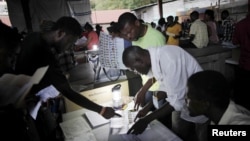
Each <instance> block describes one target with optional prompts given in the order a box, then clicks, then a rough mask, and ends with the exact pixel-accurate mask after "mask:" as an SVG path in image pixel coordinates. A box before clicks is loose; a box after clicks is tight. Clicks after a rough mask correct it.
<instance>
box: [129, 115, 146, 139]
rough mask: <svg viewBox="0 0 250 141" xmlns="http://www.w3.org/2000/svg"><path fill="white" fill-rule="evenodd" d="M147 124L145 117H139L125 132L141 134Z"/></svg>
mask: <svg viewBox="0 0 250 141" xmlns="http://www.w3.org/2000/svg"><path fill="white" fill-rule="evenodd" d="M147 126H148V122H147V121H146V118H141V119H139V120H138V121H137V122H136V123H135V124H134V125H133V126H132V127H131V128H130V129H129V130H128V132H127V134H135V135H138V134H141V133H142V132H143V131H144V130H145V129H146V128H147Z"/></svg>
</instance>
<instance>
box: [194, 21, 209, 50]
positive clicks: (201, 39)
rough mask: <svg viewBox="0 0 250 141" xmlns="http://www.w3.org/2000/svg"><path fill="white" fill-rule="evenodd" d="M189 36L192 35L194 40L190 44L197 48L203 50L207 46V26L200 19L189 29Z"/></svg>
mask: <svg viewBox="0 0 250 141" xmlns="http://www.w3.org/2000/svg"><path fill="white" fill-rule="evenodd" d="M189 34H193V35H194V39H193V41H192V43H193V44H194V45H195V46H196V47H197V48H203V47H206V46H207V45H208V41H209V39H208V31H207V25H206V24H205V23H204V22H202V21H201V20H200V19H197V20H195V21H194V22H193V23H192V24H191V27H190V32H189Z"/></svg>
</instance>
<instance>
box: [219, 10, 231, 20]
mask: <svg viewBox="0 0 250 141" xmlns="http://www.w3.org/2000/svg"><path fill="white" fill-rule="evenodd" d="M228 16H229V12H228V11H227V10H223V11H222V12H221V19H222V20H225V19H226V18H227V17H228Z"/></svg>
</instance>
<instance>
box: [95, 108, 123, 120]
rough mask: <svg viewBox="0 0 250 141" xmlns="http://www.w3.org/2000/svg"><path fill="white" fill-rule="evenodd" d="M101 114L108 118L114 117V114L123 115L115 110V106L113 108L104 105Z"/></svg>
mask: <svg viewBox="0 0 250 141" xmlns="http://www.w3.org/2000/svg"><path fill="white" fill-rule="evenodd" d="M100 114H101V115H102V116H103V117H104V118H106V119H110V118H112V117H114V116H118V117H121V115H120V114H117V113H116V112H115V110H114V109H113V108H111V107H103V109H102V111H101V113H100Z"/></svg>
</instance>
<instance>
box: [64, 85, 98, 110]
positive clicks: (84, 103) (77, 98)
mask: <svg viewBox="0 0 250 141" xmlns="http://www.w3.org/2000/svg"><path fill="white" fill-rule="evenodd" d="M66 89H67V90H66ZM63 95H64V96H65V97H66V98H68V99H69V100H70V101H72V102H74V103H75V104H77V105H79V106H81V107H83V108H86V109H88V110H91V111H95V112H97V113H100V112H101V110H102V106H100V105H98V104H96V103H94V102H93V101H91V100H89V99H88V98H86V97H85V96H83V95H81V94H79V93H77V92H75V91H74V90H72V89H70V88H65V87H64V91H63Z"/></svg>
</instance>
